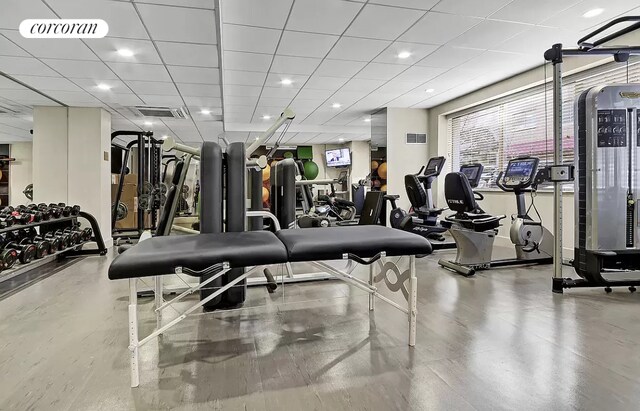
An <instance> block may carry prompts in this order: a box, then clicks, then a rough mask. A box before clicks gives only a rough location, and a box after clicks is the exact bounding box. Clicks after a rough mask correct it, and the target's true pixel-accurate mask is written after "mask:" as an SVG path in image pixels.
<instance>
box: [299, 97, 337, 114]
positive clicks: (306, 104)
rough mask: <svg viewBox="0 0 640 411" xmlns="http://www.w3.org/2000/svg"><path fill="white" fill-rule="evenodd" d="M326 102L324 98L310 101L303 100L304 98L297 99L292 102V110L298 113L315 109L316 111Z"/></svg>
mask: <svg viewBox="0 0 640 411" xmlns="http://www.w3.org/2000/svg"><path fill="white" fill-rule="evenodd" d="M327 97H328V96H327ZM325 100H326V99H324V98H322V99H313V100H308V99H302V98H299V97H296V98H295V99H294V100H293V101H292V102H291V108H293V109H294V110H298V111H302V110H309V109H311V110H313V109H316V108H317V107H318V106H320V105H322V104H323V103H324V101H325Z"/></svg>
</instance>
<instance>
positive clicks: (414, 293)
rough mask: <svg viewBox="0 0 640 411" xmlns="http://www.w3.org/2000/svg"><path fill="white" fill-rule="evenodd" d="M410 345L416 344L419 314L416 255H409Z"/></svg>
mask: <svg viewBox="0 0 640 411" xmlns="http://www.w3.org/2000/svg"><path fill="white" fill-rule="evenodd" d="M409 270H410V273H411V277H410V280H409V301H408V303H409V345H410V346H411V347H413V346H415V345H416V316H417V314H418V277H416V257H415V256H413V255H412V256H410V257H409Z"/></svg>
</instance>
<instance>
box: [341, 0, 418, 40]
mask: <svg viewBox="0 0 640 411" xmlns="http://www.w3.org/2000/svg"><path fill="white" fill-rule="evenodd" d="M420 17H422V13H420V12H417V11H416V10H410V9H402V8H398V7H387V6H379V5H374V4H367V5H366V6H364V10H362V12H361V13H360V14H359V15H358V17H357V18H356V19H355V21H354V22H353V23H352V24H351V26H349V29H348V30H347V32H346V33H345V34H346V35H347V36H354V37H366V38H372V39H381V40H395V39H396V38H398V36H399V35H400V34H402V33H404V32H405V31H406V30H407V29H408V28H409V27H410V26H411V25H412V24H413V23H415V22H416V21H417V20H418V19H419V18H420Z"/></svg>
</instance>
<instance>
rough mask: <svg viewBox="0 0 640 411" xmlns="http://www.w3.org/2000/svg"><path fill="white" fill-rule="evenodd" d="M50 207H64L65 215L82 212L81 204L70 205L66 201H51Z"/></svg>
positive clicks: (63, 212)
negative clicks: (56, 202) (55, 202)
mask: <svg viewBox="0 0 640 411" xmlns="http://www.w3.org/2000/svg"><path fill="white" fill-rule="evenodd" d="M49 207H51V208H55V207H58V208H62V215H63V216H64V217H69V216H76V215H78V214H80V206H79V205H74V206H68V205H66V204H65V203H58V204H54V203H51V204H49Z"/></svg>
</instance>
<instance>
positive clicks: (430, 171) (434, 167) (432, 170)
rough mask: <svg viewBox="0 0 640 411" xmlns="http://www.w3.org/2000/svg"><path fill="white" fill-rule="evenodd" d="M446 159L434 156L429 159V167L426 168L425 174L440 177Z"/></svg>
mask: <svg viewBox="0 0 640 411" xmlns="http://www.w3.org/2000/svg"><path fill="white" fill-rule="evenodd" d="M445 161H446V159H445V158H444V157H433V158H430V159H429V162H428V163H427V167H426V168H425V170H424V173H423V175H424V176H425V177H438V176H439V175H440V173H441V172H442V168H443V167H444V163H445Z"/></svg>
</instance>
